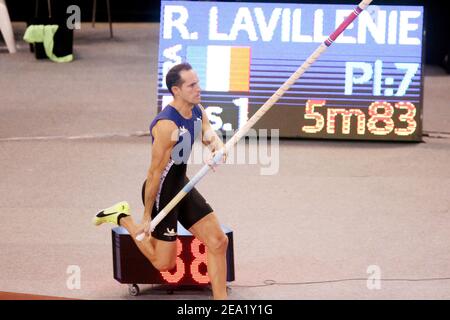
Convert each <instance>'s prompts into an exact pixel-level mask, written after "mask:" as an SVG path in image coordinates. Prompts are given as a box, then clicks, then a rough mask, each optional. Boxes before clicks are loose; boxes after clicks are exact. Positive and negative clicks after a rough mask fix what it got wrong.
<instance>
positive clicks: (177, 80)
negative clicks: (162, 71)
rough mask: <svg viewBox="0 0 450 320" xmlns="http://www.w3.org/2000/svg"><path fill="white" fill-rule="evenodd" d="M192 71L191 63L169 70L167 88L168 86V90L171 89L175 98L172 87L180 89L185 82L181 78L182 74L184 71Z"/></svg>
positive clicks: (181, 64) (178, 65) (184, 63)
mask: <svg viewBox="0 0 450 320" xmlns="http://www.w3.org/2000/svg"><path fill="white" fill-rule="evenodd" d="M191 69H192V66H191V65H190V64H189V63H187V62H183V63H180V64H177V65H176V66H174V67H172V68H171V69H170V70H169V72H167V75H166V86H167V89H169V91H170V93H171V94H172V96H173V91H172V87H173V86H176V87H179V86H181V85H182V84H183V81H182V79H181V76H180V72H181V71H183V70H186V71H189V70H191Z"/></svg>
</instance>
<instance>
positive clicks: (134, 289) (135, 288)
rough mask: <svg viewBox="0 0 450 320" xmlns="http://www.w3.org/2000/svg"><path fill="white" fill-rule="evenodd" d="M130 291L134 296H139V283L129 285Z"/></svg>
mask: <svg viewBox="0 0 450 320" xmlns="http://www.w3.org/2000/svg"><path fill="white" fill-rule="evenodd" d="M128 292H129V293H130V295H132V296H133V297H136V296H138V295H139V287H138V285H137V284H133V285H129V286H128Z"/></svg>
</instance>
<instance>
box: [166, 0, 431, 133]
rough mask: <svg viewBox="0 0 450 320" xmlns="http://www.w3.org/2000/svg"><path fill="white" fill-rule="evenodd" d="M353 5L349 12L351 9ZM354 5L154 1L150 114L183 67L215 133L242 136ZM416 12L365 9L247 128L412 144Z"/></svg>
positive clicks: (419, 31)
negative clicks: (193, 76) (195, 80)
mask: <svg viewBox="0 0 450 320" xmlns="http://www.w3.org/2000/svg"><path fill="white" fill-rule="evenodd" d="M355 5H356V3H355ZM354 7H355V6H354V5H351V6H350V5H334V4H333V5H330V4H328V5H325V4H323V5H318V4H287V3H283V4H281V3H245V2H203V1H201V2H197V1H162V2H161V23H160V37H159V57H158V111H160V110H161V109H162V108H163V107H165V106H166V105H167V104H168V103H169V102H170V101H171V100H172V97H171V95H170V92H169V91H168V90H167V88H166V85H165V75H166V74H167V72H168V70H169V69H170V68H171V67H172V66H174V65H176V64H178V63H181V62H184V61H187V62H189V63H190V64H191V65H192V66H193V68H194V69H195V71H196V72H197V75H198V77H199V79H200V86H201V87H202V104H203V106H204V107H205V108H206V111H207V113H208V116H209V119H210V121H211V125H212V127H213V128H214V129H215V130H220V131H222V132H223V133H227V132H232V131H235V130H237V129H239V128H240V127H242V126H243V125H244V124H245V123H246V121H247V120H248V119H249V118H250V117H251V116H252V115H253V114H254V113H255V112H256V111H257V110H258V109H259V108H260V107H261V106H262V105H263V104H264V102H266V101H267V100H268V99H269V98H270V96H271V95H272V94H273V93H274V92H275V91H276V90H277V89H278V88H279V87H280V86H281V85H282V84H283V83H284V81H286V80H287V79H288V78H289V77H290V76H291V74H292V73H293V72H295V70H297V68H298V67H299V66H300V65H301V64H302V63H303V62H304V61H305V60H306V58H307V57H308V56H309V55H310V54H311V53H312V52H313V51H314V50H315V49H316V48H317V47H318V46H319V45H320V43H322V42H323V41H324V40H325V39H326V38H327V37H328V35H329V34H331V33H332V32H333V31H334V30H335V28H336V27H337V26H338V25H339V24H340V23H341V22H342V21H343V20H344V19H345V18H346V17H347V16H348V15H349V14H350V12H352V11H353V9H354ZM422 36H423V7H417V6H369V8H368V9H367V10H366V11H363V12H362V13H361V14H360V15H359V17H358V18H357V19H356V20H355V21H354V22H353V23H352V24H351V25H349V26H348V28H347V29H346V30H345V31H344V32H343V33H342V34H341V35H340V37H339V38H338V39H337V40H336V41H335V43H334V44H333V45H332V46H331V47H330V48H328V49H327V51H326V52H324V54H322V55H321V56H320V58H319V59H318V60H317V61H316V62H315V63H314V64H313V65H312V66H311V67H310V68H309V69H308V70H307V71H306V72H305V73H304V75H303V76H302V77H301V78H300V79H299V80H297V81H296V83H295V84H294V85H293V86H292V87H291V88H290V89H289V90H288V91H287V92H286V93H285V94H284V96H283V97H282V98H281V99H280V100H278V102H277V103H276V104H275V105H274V106H273V107H272V108H271V109H270V111H269V112H267V113H266V114H265V115H264V116H263V117H262V118H261V119H260V120H259V121H258V122H257V123H256V124H255V126H254V128H255V129H263V128H264V129H279V133H280V136H281V137H299V138H317V139H351V140H393V141H421V139H422V106H423V76H422V74H423V59H422V53H423V37H422Z"/></svg>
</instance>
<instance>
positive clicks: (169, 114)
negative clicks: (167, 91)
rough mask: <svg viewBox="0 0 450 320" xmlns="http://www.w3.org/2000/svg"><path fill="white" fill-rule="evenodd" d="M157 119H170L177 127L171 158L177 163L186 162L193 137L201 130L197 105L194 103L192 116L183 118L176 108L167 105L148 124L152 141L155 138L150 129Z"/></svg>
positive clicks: (200, 114)
mask: <svg viewBox="0 0 450 320" xmlns="http://www.w3.org/2000/svg"><path fill="white" fill-rule="evenodd" d="M159 120H171V121H173V122H174V123H175V124H176V126H177V127H178V131H179V132H178V141H177V143H176V144H175V145H174V147H173V149H172V160H174V161H175V163H176V164H178V163H181V162H183V163H187V160H188V159H189V156H190V154H191V150H192V145H193V144H194V141H195V139H196V138H197V137H198V135H199V134H201V132H202V110H201V109H200V107H199V106H198V105H194V108H193V109H192V117H191V118H190V119H186V118H184V117H183V116H182V115H181V114H180V113H179V112H178V110H177V109H175V108H174V107H172V106H171V105H167V106H166V107H165V108H164V109H163V110H162V111H161V112H160V113H158V115H157V116H156V117H155V119H153V121H152V123H151V124H150V135H151V136H152V141H154V140H155V138H154V137H153V134H152V129H153V127H154V126H155V125H156V123H157V122H158V121H159Z"/></svg>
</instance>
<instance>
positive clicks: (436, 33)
mask: <svg viewBox="0 0 450 320" xmlns="http://www.w3.org/2000/svg"><path fill="white" fill-rule="evenodd" d="M36 2H39V8H40V9H41V10H39V11H40V14H42V13H43V12H45V10H47V0H7V4H8V9H9V14H10V16H11V20H12V21H29V20H30V19H31V18H32V17H33V15H34V12H35V5H36ZM110 2H111V13H112V20H113V22H159V19H160V3H161V2H160V1H151V0H127V1H119V0H110ZM218 2H224V1H218ZM228 2H233V1H228ZM234 2H276V3H329V4H354V5H356V4H358V3H359V0H338V1H336V0H332V1H327V0H306V1H302V0H297V1H292V0H290V1H289V0H288V1H286V0H285V1H275V0H273V1H262V0H256V1H252V0H247V1H234ZM447 2H448V1H438V0H428V1H426V0H396V1H395V0H390V1H388V0H374V1H373V2H372V4H374V5H412V6H413V5H421V6H424V7H425V30H426V35H425V61H426V63H428V64H438V65H442V66H444V58H445V56H448V55H449V52H450V6H449V5H448V4H447ZM51 4H52V11H53V15H55V14H56V12H61V10H62V12H63V14H64V11H65V10H64V8H67V6H68V5H70V4H76V5H78V6H80V8H81V19H82V21H84V22H86V21H91V19H92V7H93V0H51ZM106 12H107V11H106V0H97V17H96V21H99V22H104V21H107V14H106ZM445 68H446V69H447V71H449V72H450V68H449V63H448V62H447V63H446V64H445Z"/></svg>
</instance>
